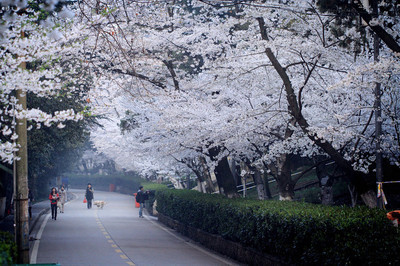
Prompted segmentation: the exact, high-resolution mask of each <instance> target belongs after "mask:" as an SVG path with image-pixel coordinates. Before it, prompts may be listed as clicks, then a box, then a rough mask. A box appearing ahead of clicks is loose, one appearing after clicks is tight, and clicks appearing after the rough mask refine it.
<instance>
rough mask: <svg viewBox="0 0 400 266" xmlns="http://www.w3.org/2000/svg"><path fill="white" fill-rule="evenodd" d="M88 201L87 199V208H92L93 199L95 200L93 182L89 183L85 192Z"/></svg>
mask: <svg viewBox="0 0 400 266" xmlns="http://www.w3.org/2000/svg"><path fill="white" fill-rule="evenodd" d="M85 197H86V201H87V208H88V209H90V208H92V200H93V188H92V184H90V183H88V185H87V188H86V193H85Z"/></svg>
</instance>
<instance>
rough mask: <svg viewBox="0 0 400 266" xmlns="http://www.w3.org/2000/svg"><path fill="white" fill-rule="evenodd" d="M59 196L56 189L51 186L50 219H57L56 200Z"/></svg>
mask: <svg viewBox="0 0 400 266" xmlns="http://www.w3.org/2000/svg"><path fill="white" fill-rule="evenodd" d="M59 199H60V196H59V195H58V193H57V189H56V188H55V187H53V188H52V189H51V191H50V195H49V200H50V206H51V219H54V220H57V202H58V200H59Z"/></svg>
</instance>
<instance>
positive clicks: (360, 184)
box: [265, 48, 376, 208]
mask: <svg viewBox="0 0 400 266" xmlns="http://www.w3.org/2000/svg"><path fill="white" fill-rule="evenodd" d="M265 52H266V54H267V56H268V58H269V60H270V61H271V63H272V65H273V66H274V68H275V70H276V71H277V72H278V74H279V76H280V77H281V79H282V81H283V83H284V87H285V91H286V98H287V101H288V106H289V112H290V114H291V115H292V116H293V117H294V118H295V119H296V122H297V123H298V124H299V126H300V128H301V129H302V131H303V132H304V133H305V134H306V135H307V137H308V138H309V139H311V141H313V142H314V143H315V144H316V145H317V146H318V147H320V148H322V149H323V150H324V151H325V152H326V153H327V154H328V155H329V156H330V157H331V158H332V160H334V161H335V162H336V164H337V165H338V166H339V167H340V168H341V169H342V170H343V171H344V172H345V173H346V174H347V176H348V177H349V179H350V181H351V182H352V184H354V186H355V187H356V188H357V191H358V192H359V193H360V195H361V198H362V199H363V200H364V203H365V204H366V205H367V206H369V207H371V208H372V207H375V206H376V203H375V198H376V197H375V196H373V195H374V194H375V193H374V191H372V190H371V189H370V188H368V186H367V184H366V182H365V180H364V175H363V174H362V173H360V172H358V171H355V170H354V169H353V167H352V166H351V164H350V163H349V162H348V161H346V160H345V159H344V158H343V156H342V155H341V154H340V153H339V152H338V151H337V150H336V149H335V148H333V146H332V144H331V143H330V142H329V141H327V140H325V139H323V138H319V137H318V136H317V135H316V134H315V133H313V132H311V131H310V130H309V124H308V122H307V120H306V119H305V118H304V117H303V114H302V113H301V110H300V107H299V103H298V102H297V98H296V95H295V93H294V90H293V87H292V84H291V82H290V79H289V77H288V75H287V74H286V71H285V69H284V68H283V67H282V66H281V65H280V63H279V62H278V60H277V59H276V57H275V55H274V54H273V53H272V51H271V49H270V48H267V49H266V51H265ZM372 196H373V198H374V204H373V205H371V197H372Z"/></svg>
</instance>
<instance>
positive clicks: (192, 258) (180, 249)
mask: <svg viewBox="0 0 400 266" xmlns="http://www.w3.org/2000/svg"><path fill="white" fill-rule="evenodd" d="M70 191H72V192H73V193H74V194H75V195H76V196H77V199H76V200H73V201H70V203H69V205H67V206H66V209H65V213H62V214H59V215H58V217H57V221H54V220H51V219H49V217H50V215H49V214H47V215H42V216H41V218H40V219H39V220H38V223H37V226H36V227H35V229H34V231H33V232H32V234H31V235H32V236H33V237H35V238H37V239H38V240H35V241H32V242H33V246H32V248H31V263H59V264H61V265H126V264H128V265H238V263H237V262H235V261H233V260H230V259H229V258H226V257H223V256H221V255H219V254H217V253H214V252H213V251H210V250H207V249H205V248H203V247H202V246H199V245H197V244H196V243H195V242H193V241H191V240H190V239H188V238H186V237H183V236H181V235H180V234H178V233H176V232H175V231H174V230H172V229H170V228H166V227H165V226H163V225H162V224H161V223H159V222H158V221H157V218H154V217H150V216H147V215H145V218H144V219H143V218H139V217H138V216H139V214H138V209H137V208H135V207H134V198H133V196H129V195H122V194H118V193H112V192H99V191H96V192H95V196H94V197H95V200H105V201H106V202H107V204H106V205H105V207H104V209H99V208H97V207H96V206H93V208H92V209H87V208H86V205H85V204H83V203H82V200H83V192H84V191H83V190H70Z"/></svg>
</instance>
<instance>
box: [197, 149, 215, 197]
mask: <svg viewBox="0 0 400 266" xmlns="http://www.w3.org/2000/svg"><path fill="white" fill-rule="evenodd" d="M199 162H200V167H201V169H202V176H203V178H204V181H205V182H206V192H207V193H209V194H211V193H213V192H215V186H214V183H213V181H212V179H211V175H210V169H209V168H208V166H207V164H206V159H205V158H204V157H202V156H200V157H199Z"/></svg>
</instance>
